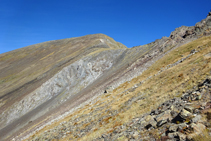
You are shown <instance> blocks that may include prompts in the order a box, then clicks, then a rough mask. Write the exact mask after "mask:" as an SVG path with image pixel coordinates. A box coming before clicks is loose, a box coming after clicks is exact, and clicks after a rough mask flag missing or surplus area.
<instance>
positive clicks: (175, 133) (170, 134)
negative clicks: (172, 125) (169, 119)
mask: <svg viewBox="0 0 211 141" xmlns="http://www.w3.org/2000/svg"><path fill="white" fill-rule="evenodd" d="M176 136H177V132H174V133H169V134H168V137H169V138H171V139H173V138H174V137H176Z"/></svg>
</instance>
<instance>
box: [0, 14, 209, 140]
mask: <svg viewBox="0 0 211 141" xmlns="http://www.w3.org/2000/svg"><path fill="white" fill-rule="evenodd" d="M210 35H211V13H209V14H208V15H207V17H206V19H204V20H202V21H200V22H198V23H196V25H195V26H191V27H187V26H182V27H179V28H176V29H175V31H173V32H172V33H171V34H170V36H169V37H162V38H161V39H158V40H156V41H154V42H152V43H149V44H147V45H143V46H136V47H133V48H127V47H126V46H124V45H123V44H121V43H119V42H116V41H114V40H113V39H112V38H111V37H108V36H107V35H104V34H93V35H86V36H83V37H76V38H69V39H63V40H55V41H48V42H44V43H40V44H35V45H31V46H28V47H25V48H21V49H18V50H14V51H11V52H7V53H4V54H1V55H0V113H1V115H0V135H1V137H0V139H1V140H12V139H13V140H125V139H129V140H132V139H133V140H144V139H145V140H150V139H157V140H158V139H160V140H162V139H163V140H164V139H173V138H174V139H180V140H189V139H190V140H191V139H195V138H197V137H198V135H199V134H202V131H204V130H205V129H206V128H207V127H208V126H209V124H210V123H209V120H210V113H211V110H210V103H209V101H208V99H209V98H210V86H211V84H210V83H211V78H210V76H211V74H210V69H211V65H210V62H211V60H210V59H211V55H210V52H211V50H210V49H211V36H210ZM197 110H198V111H197ZM206 115H207V116H206ZM202 117H203V118H202ZM180 124H181V125H180ZM180 128H181V129H180ZM189 130H190V132H189ZM200 131H201V132H200ZM209 133H211V131H209V132H208V133H207V134H209Z"/></svg>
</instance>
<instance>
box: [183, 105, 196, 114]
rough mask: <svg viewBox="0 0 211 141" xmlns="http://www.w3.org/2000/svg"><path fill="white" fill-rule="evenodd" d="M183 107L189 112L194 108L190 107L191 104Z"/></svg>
mask: <svg viewBox="0 0 211 141" xmlns="http://www.w3.org/2000/svg"><path fill="white" fill-rule="evenodd" d="M184 109H185V110H187V111H189V112H191V113H193V110H194V108H193V107H191V106H185V107H184Z"/></svg>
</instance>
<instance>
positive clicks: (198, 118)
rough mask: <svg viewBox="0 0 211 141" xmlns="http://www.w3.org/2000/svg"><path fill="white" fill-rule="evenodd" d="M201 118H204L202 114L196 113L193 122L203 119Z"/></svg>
mask: <svg viewBox="0 0 211 141" xmlns="http://www.w3.org/2000/svg"><path fill="white" fill-rule="evenodd" d="M201 118H202V116H201V115H196V116H195V117H194V118H193V119H192V122H193V123H197V122H198V121H200V120H201Z"/></svg>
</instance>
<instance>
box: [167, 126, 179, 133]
mask: <svg viewBox="0 0 211 141" xmlns="http://www.w3.org/2000/svg"><path fill="white" fill-rule="evenodd" d="M177 129H178V125H172V126H171V127H170V128H169V131H170V132H176V131H177Z"/></svg>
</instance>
